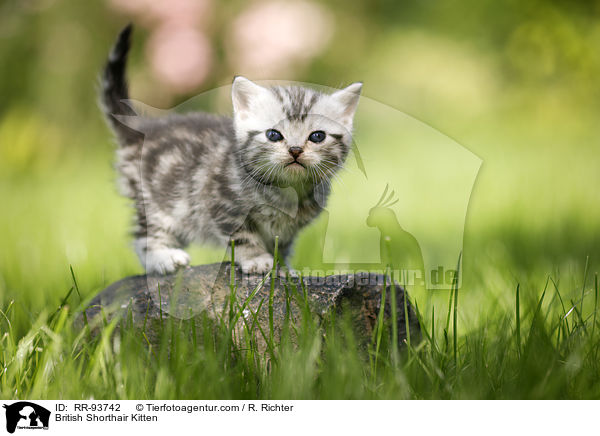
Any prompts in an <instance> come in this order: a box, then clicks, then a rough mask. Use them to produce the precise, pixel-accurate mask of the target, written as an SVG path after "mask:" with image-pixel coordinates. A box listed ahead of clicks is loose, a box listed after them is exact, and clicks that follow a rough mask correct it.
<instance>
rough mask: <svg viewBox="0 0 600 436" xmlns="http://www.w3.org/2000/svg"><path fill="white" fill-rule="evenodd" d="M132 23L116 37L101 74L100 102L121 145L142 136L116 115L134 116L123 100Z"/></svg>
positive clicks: (128, 143)
mask: <svg viewBox="0 0 600 436" xmlns="http://www.w3.org/2000/svg"><path fill="white" fill-rule="evenodd" d="M132 30H133V25H132V24H128V25H127V26H126V27H125V28H124V29H123V30H121V33H119V37H118V38H117V42H116V43H115V45H114V46H113V48H112V50H111V52H110V54H109V56H108V60H107V61H106V65H105V66H104V71H103V72H102V75H101V81H100V82H101V93H100V102H101V105H102V109H103V111H104V114H105V115H106V117H107V119H108V122H109V124H110V126H111V127H112V128H113V130H114V132H115V134H116V135H117V138H118V139H119V142H120V143H121V145H123V146H125V145H134V144H139V142H140V140H141V139H143V136H142V134H141V133H140V132H138V131H136V130H133V129H131V128H129V127H127V126H126V125H125V124H123V123H122V122H121V121H119V119H118V116H135V115H136V113H135V111H134V110H133V109H132V108H131V107H130V106H129V105H128V104H127V103H126V102H125V100H127V99H128V98H129V92H128V87H127V80H126V78H125V69H126V67H127V54H128V53H129V47H130V46H131V31H132Z"/></svg>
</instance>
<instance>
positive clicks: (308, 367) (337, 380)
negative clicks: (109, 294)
mask: <svg viewBox="0 0 600 436" xmlns="http://www.w3.org/2000/svg"><path fill="white" fill-rule="evenodd" d="M591 282H592V283H591V284H589V283H588V284H587V285H586V284H584V285H582V289H583V290H584V294H583V299H580V298H579V297H578V294H579V292H578V291H579V289H577V290H573V291H572V292H565V291H564V290H563V291H562V292H561V291H560V290H559V287H558V286H557V285H556V283H555V282H554V281H553V280H552V279H551V278H549V279H548V280H547V282H546V283H545V286H544V288H542V289H540V290H539V291H540V295H539V297H538V299H537V301H535V300H532V301H529V302H527V301H521V298H520V286H519V287H517V289H516V290H515V292H514V295H515V296H516V298H515V300H514V301H515V308H513V311H512V313H510V312H509V313H502V312H501V311H497V312H496V314H495V315H494V316H493V317H489V318H487V319H485V320H484V321H482V323H481V325H480V326H479V327H478V328H476V329H474V330H471V331H469V332H468V333H463V334H460V333H459V330H457V322H458V321H457V320H458V314H459V310H460V306H459V305H458V304H457V303H458V301H459V299H458V296H459V293H460V291H459V292H457V291H456V289H454V290H453V292H452V294H451V300H450V302H451V303H452V305H451V306H449V307H448V311H447V318H446V320H445V324H444V323H443V324H442V325H443V326H445V327H443V329H442V330H441V331H435V325H434V324H433V323H432V324H431V328H429V327H428V325H427V324H426V323H425V322H423V323H422V324H421V329H422V340H421V341H420V342H417V343H414V342H413V343H412V344H408V343H405V344H404V345H403V347H402V348H401V349H400V350H398V349H397V348H396V347H393V346H392V344H393V342H392V340H391V339H392V338H393V337H394V333H393V329H389V328H388V326H387V325H386V324H385V323H384V322H383V317H382V316H381V314H380V317H379V318H378V322H377V328H376V330H375V332H374V335H373V336H374V340H373V341H372V343H371V344H370V345H368V346H367V348H366V349H365V348H362V347H360V346H359V345H358V344H357V342H356V339H355V337H354V335H353V332H352V329H351V328H350V324H351V322H350V320H349V319H346V318H344V317H338V318H336V317H334V316H332V317H326V318H325V319H324V320H319V317H317V316H315V315H314V314H311V313H310V310H309V309H308V308H307V306H306V305H305V306H304V307H305V310H304V312H303V316H302V317H301V318H300V319H299V320H296V321H295V320H292V319H289V320H288V324H287V327H286V328H284V329H283V332H284V333H283V335H282V337H281V338H280V339H279V340H277V341H276V340H274V335H273V330H272V329H270V331H264V330H262V329H258V328H257V327H256V325H255V323H251V322H248V321H244V323H243V328H242V329H241V330H239V329H236V328H235V326H236V325H239V322H240V320H242V319H245V318H244V317H242V316H241V312H242V311H243V310H244V309H245V308H246V306H245V305H244V304H243V302H241V301H238V300H237V298H236V294H235V287H234V286H232V293H231V299H230V301H229V310H228V311H227V312H226V314H225V315H223V316H222V317H221V318H218V319H216V320H215V319H210V318H208V316H206V315H204V316H203V317H202V318H201V320H200V327H199V328H198V327H197V326H196V323H193V322H191V321H189V320H188V321H179V320H175V319H172V318H166V317H165V320H164V323H163V324H162V328H161V329H160V333H159V338H158V344H153V345H150V343H149V342H148V341H147V338H146V334H145V331H144V328H142V329H136V328H133V327H132V325H131V320H130V319H129V317H128V316H125V317H124V318H123V319H121V320H117V319H115V320H113V321H112V322H110V323H105V324H104V325H103V326H102V327H101V332H100V334H99V335H97V336H92V335H91V334H90V328H89V326H88V325H87V324H86V325H85V327H84V328H83V329H75V328H74V327H73V321H74V317H76V316H77V314H78V313H79V309H80V308H81V307H84V304H82V303H83V300H82V297H81V296H80V291H79V289H78V284H77V281H76V273H74V274H73V276H72V283H71V287H70V289H69V291H68V292H67V293H66V294H65V296H64V298H63V299H62V301H61V302H60V304H58V305H55V306H53V307H51V308H48V309H46V310H42V312H41V313H39V314H37V315H36V317H35V318H33V319H32V321H31V325H30V327H29V329H28V330H27V331H26V332H23V333H24V334H22V333H20V332H19V331H18V330H19V329H18V328H16V327H15V326H14V325H13V324H14V321H15V318H16V317H17V313H16V310H15V306H16V304H15V302H10V303H8V304H7V305H5V307H4V308H3V310H2V311H1V312H0V318H1V319H2V320H1V321H0V322H1V324H2V329H3V335H2V338H1V339H0V347H1V348H0V364H1V365H2V368H3V371H2V376H1V377H0V393H1V396H2V398H76V399H77V398H96V399H104V398H120V399H126V398H162V399H166V398H172V399H175V398H179V399H187V398H214V399H224V398H225V399H241V398H301V399H307V398H314V399H324V398H344V399H350V398H376V399H382V398H387V399H390V398H597V397H598V395H599V394H598V393H599V392H600V378H599V377H598V347H599V346H600V336H599V335H598V328H597V327H598V326H597V325H596V323H597V321H596V311H597V302H598V280H597V275H596V276H595V278H594V280H593V281H591ZM232 283H233V282H232ZM290 295H291V296H290V297H289V298H297V299H299V301H300V304H302V300H303V298H305V294H304V293H303V292H302V290H301V289H296V290H294V291H292V292H290ZM385 298H386V297H385V295H382V299H385ZM567 302H568V303H567ZM565 303H566V304H565ZM266 304H268V302H267V303H266ZM301 307H303V306H302V305H301ZM441 309H446V308H441V307H440V308H438V311H440V312H441V311H442V310H441ZM521 310H522V312H521ZM419 316H420V317H421V318H422V317H423V314H422V313H420V314H419ZM96 321H98V320H96ZM432 321H433V318H432ZM438 325H439V324H438ZM450 325H451V326H452V328H449V326H450ZM117 326H118V327H119V329H118V331H117V332H115V328H116V327H117ZM521 329H522V330H523V332H524V335H523V337H522V340H523V341H522V342H521V333H520V332H521ZM292 331H293V332H294V334H293V335H292V334H291V332H292ZM259 336H262V339H264V340H265V342H266V343H267V347H266V349H265V350H264V351H261V348H260V347H259V346H258V345H257V344H258V342H259V341H258V340H257V339H258V338H259ZM292 337H293V338H294V339H293V340H292ZM436 338H439V339H436ZM294 344H297V345H294ZM74 380H76V381H77V382H76V383H75V382H73V381H74Z"/></svg>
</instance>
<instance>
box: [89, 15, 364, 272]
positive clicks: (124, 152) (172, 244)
mask: <svg viewBox="0 0 600 436" xmlns="http://www.w3.org/2000/svg"><path fill="white" fill-rule="evenodd" d="M130 35H131V26H128V27H126V28H125V29H124V30H123V31H122V32H121V34H120V35H119V38H118V40H117V42H116V44H115V46H114V47H113V49H112V51H111V53H110V56H109V58H108V61H107V64H106V67H105V69H104V73H103V76H102V95H101V100H102V105H103V108H104V111H105V113H106V115H107V117H108V120H109V122H110V124H111V126H112V128H113V130H114V131H115V134H116V136H117V139H118V142H119V144H120V148H119V150H118V152H117V168H118V170H119V172H120V175H121V181H122V185H123V187H124V194H125V195H127V196H128V197H130V198H131V199H133V200H134V202H135V207H136V212H137V224H138V225H137V228H136V231H135V237H136V243H135V246H136V251H137V254H138V255H139V257H140V260H141V262H142V264H143V265H144V267H145V268H146V271H147V272H148V273H149V274H152V273H158V274H166V273H171V272H173V271H174V270H176V269H177V268H178V267H181V266H185V265H187V264H188V263H189V261H190V258H189V256H188V254H187V253H186V252H185V251H183V249H182V248H183V247H185V246H186V245H188V244H189V243H190V242H192V241H200V242H209V243H216V244H220V245H222V246H226V245H228V244H229V242H230V240H231V239H233V240H234V241H235V247H236V262H239V264H240V265H241V267H242V269H243V271H245V272H248V273H264V272H266V271H268V270H270V269H271V268H272V265H273V249H274V242H275V236H279V252H280V253H281V254H282V256H283V257H284V259H285V258H286V257H287V256H288V255H289V253H290V248H291V245H292V243H293V241H294V238H295V236H296V234H297V233H298V231H299V230H300V229H301V228H302V227H304V226H305V225H307V224H308V223H309V222H310V221H311V220H312V219H314V218H315V217H316V216H317V215H318V214H319V212H320V210H321V208H322V206H323V205H324V201H325V199H326V197H327V195H328V193H329V182H330V179H331V177H333V176H334V174H335V173H336V171H337V170H338V169H340V168H341V167H342V165H343V163H344V161H345V159H346V156H347V155H348V152H349V151H350V148H351V142H352V138H351V132H352V121H353V116H354V112H355V110H356V106H357V104H358V100H359V94H360V91H361V87H362V84H361V83H354V84H352V85H350V86H348V87H347V88H345V89H342V90H339V91H336V92H334V93H333V94H330V95H327V94H323V93H320V92H318V91H315V90H312V89H307V88H302V87H278V86H277V87H269V88H266V87H262V86H259V85H257V84H255V83H253V82H251V81H250V80H248V79H246V78H244V77H239V76H238V77H236V78H235V80H234V81H233V87H232V101H233V119H231V118H229V117H223V116H217V115H211V114H206V113H189V114H185V115H170V116H167V117H163V118H148V117H141V116H137V115H136V114H135V112H134V111H133V110H132V109H131V107H130V106H128V105H127V103H126V102H125V100H127V99H128V91H127V82H126V80H125V67H126V62H127V53H128V51H129V46H130ZM128 116H131V117H128ZM124 123H126V124H124ZM141 132H143V133H141Z"/></svg>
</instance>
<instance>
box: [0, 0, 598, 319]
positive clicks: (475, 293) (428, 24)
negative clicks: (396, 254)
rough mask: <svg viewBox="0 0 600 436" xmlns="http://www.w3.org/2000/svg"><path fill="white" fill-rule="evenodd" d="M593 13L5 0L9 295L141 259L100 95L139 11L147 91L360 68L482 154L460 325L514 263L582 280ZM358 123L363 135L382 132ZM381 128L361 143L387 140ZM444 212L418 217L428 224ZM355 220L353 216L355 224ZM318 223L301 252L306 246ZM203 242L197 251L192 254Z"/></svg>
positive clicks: (41, 298) (125, 270)
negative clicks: (110, 58)
mask: <svg viewBox="0 0 600 436" xmlns="http://www.w3.org/2000/svg"><path fill="white" fill-rule="evenodd" d="M151 4H152V5H153V6H151ZM599 18H600V2H595V1H569V2H567V1H560V0H556V1H528V2H521V1H515V0H509V1H504V2H495V1H491V0H464V1H461V2H457V1H437V0H429V1H392V0H378V1H360V2H348V1H341V0H329V1H323V2H318V3H317V2H295V1H293V2H283V3H280V2H270V1H264V2H254V1H253V2H242V1H228V2H217V1H215V0H213V1H209V0H202V1H201V0H198V1H193V0H189V1H184V0H178V1H174V2H166V1H165V2H146V1H144V0H135V1H134V0H132V1H129V2H128V1H125V0H123V1H119V0H111V1H94V2H82V1H61V0H18V1H17V0H3V1H2V2H1V3H0V59H1V63H0V200H1V203H0V204H1V205H2V213H1V214H0V295H1V297H0V307H4V306H5V305H6V304H7V302H8V301H10V300H13V299H14V300H15V302H16V309H15V310H18V311H20V312H21V313H22V314H25V315H27V316H23V317H20V318H18V319H20V320H21V321H20V322H21V323H22V325H20V326H18V325H17V326H16V327H17V328H22V329H24V328H26V325H27V319H28V317H29V318H31V317H33V316H34V314H35V313H37V312H38V311H39V310H41V309H42V308H43V307H45V306H47V305H56V304H57V303H58V301H59V298H60V296H62V295H64V293H65V292H66V291H67V290H68V289H69V287H70V283H71V278H70V271H69V265H72V266H73V269H74V271H75V272H76V274H77V276H78V278H79V280H80V287H81V288H82V289H84V290H85V292H88V293H91V292H94V291H97V290H100V289H101V288H103V287H104V286H105V285H107V284H108V283H110V282H112V281H115V280H117V279H120V278H121V277H123V276H126V275H130V274H134V273H141V272H142V269H141V267H140V265H139V264H138V261H137V259H136V258H135V255H134V254H133V251H132V250H131V248H130V238H129V235H128V232H129V229H130V223H131V221H132V219H133V217H132V210H131V207H130V205H129V203H128V202H127V201H126V200H125V199H123V198H121V197H120V196H119V195H118V193H117V189H116V184H115V175H114V173H113V170H112V167H111V162H112V160H113V151H114V144H113V141H112V137H111V134H110V132H109V130H108V128H107V127H106V126H105V124H104V121H103V118H102V115H101V113H100V111H99V109H98V107H97V97H96V83H97V75H98V72H99V70H100V69H101V67H102V64H103V62H104V60H105V58H106V55H107V53H108V50H109V48H110V46H111V44H112V43H113V41H114V38H115V36H116V34H117V33H118V31H119V30H120V28H121V27H122V26H124V25H125V24H126V23H127V22H129V21H132V22H134V23H135V24H136V26H137V27H136V29H137V30H136V35H135V38H134V47H133V51H132V57H131V63H130V78H131V83H132V85H131V95H132V97H133V98H135V99H136V100H139V101H142V102H144V103H145V104H148V105H151V106H155V107H160V108H170V107H173V106H175V105H177V104H179V103H181V102H184V101H186V100H187V99H188V98H189V97H191V96H193V95H196V94H198V93H201V92H204V91H207V90H210V89H213V88H215V87H218V86H224V85H228V84H230V82H231V80H232V77H233V75H235V74H244V75H248V76H249V77H251V78H253V79H287V80H298V81H303V82H311V83H317V84H322V85H327V86H333V87H338V86H341V85H343V84H348V83H351V82H353V81H356V80H362V81H364V83H365V87H364V91H363V92H364V95H365V96H366V97H368V98H371V99H373V100H376V101H378V102H381V103H383V104H385V105H388V106H390V107H393V108H396V109H398V110H400V111H403V112H405V113H406V114H409V115H411V116H412V117H414V118H416V119H418V120H421V121H423V122H424V123H425V124H427V125H429V126H431V127H433V128H434V129H436V130H438V131H440V132H443V133H444V134H445V135H447V136H448V137H450V138H452V139H453V140H454V141H456V142H457V143H459V144H462V145H463V146H464V147H466V148H467V149H469V150H470V151H471V152H473V153H474V154H475V155H477V156H478V157H479V158H481V160H482V161H483V165H482V167H481V169H480V171H479V174H478V177H477V180H476V183H475V187H474V191H473V194H472V196H471V199H470V203H469V210H468V214H467V221H466V227H465V234H464V263H463V268H464V276H463V290H462V295H463V296H462V297H461V299H462V302H463V305H462V306H461V307H462V308H463V311H462V312H461V315H460V316H461V317H462V318H463V319H462V321H463V323H462V324H461V325H463V326H467V327H468V326H469V325H472V324H473V323H477V322H479V320H481V317H482V316H483V317H485V316H486V315H485V314H486V313H487V311H489V310H493V309H494V308H497V307H503V306H506V305H509V304H511V302H512V301H513V299H514V289H515V287H516V285H517V283H521V284H522V286H523V292H524V293H525V295H527V294H526V293H527V292H530V293H531V294H532V295H534V294H535V295H538V294H539V292H540V288H541V287H543V284H544V283H545V279H546V277H547V276H548V275H552V276H553V277H554V278H556V279H557V280H561V281H562V283H563V285H564V286H566V287H567V288H572V289H576V288H578V287H580V286H581V281H582V279H583V268H584V265H585V262H586V258H587V257H588V256H589V258H590V265H591V271H595V270H597V266H598V258H599V256H598V255H599V254H600V235H599V232H598V222H600V201H599V200H600V195H599V194H600V191H599V186H600V175H599V171H598V156H599V151H600V143H599V139H598V138H599V135H598V134H597V125H598V123H597V119H598V118H599V117H600V98H599V97H600V81H599V80H598V77H600V19H599ZM370 129H371V130H370ZM358 133H359V134H360V135H363V136H362V137H363V138H365V141H364V142H365V143H368V140H367V139H368V138H371V137H377V133H378V132H377V131H373V128H372V127H370V126H369V125H360V130H359V132H358ZM388 139H389V141H385V138H384V140H383V141H382V142H385V143H384V144H380V143H378V144H368V145H369V146H374V147H381V153H382V154H384V155H385V153H389V152H390V150H392V149H393V147H394V146H395V145H394V144H395V143H394V139H395V138H393V137H389V138H388ZM448 165H449V166H451V165H452V163H451V162H449V163H448ZM399 166H401V163H399ZM346 177H352V173H350V174H349V175H347V176H346ZM334 195H335V194H334ZM375 197H378V195H375V196H374V202H375V201H376V198H375ZM333 201H335V198H334V200H333ZM443 215H444V212H443V211H440V212H439V213H428V214H424V216H423V220H424V221H425V222H427V223H430V225H432V226H435V225H436V223H438V222H441V221H443ZM365 218H366V217H365ZM353 225H354V223H353V222H352V220H348V222H346V223H345V224H344V226H345V231H347V233H348V234H349V235H351V234H352V231H353ZM360 225H361V226H363V227H364V218H363V221H362V222H361V223H360ZM310 232H311V230H310V229H309V230H308V231H307V232H305V233H304V234H303V236H302V237H301V239H300V241H299V245H298V250H297V254H296V257H295V262H296V263H298V264H302V263H303V260H304V259H305V260H307V261H310V259H312V257H311V256H312V255H313V253H312V252H311V240H310V238H309V237H308V236H307V235H309V234H310ZM349 249H350V250H352V249H354V250H357V251H360V250H361V246H360V243H359V242H357V243H356V244H355V246H354V248H352V247H350V248H349ZM210 256H212V254H210V253H209V252H205V251H203V250H201V249H195V251H194V260H195V261H196V262H198V261H203V260H204V259H208V258H210ZM446 295H447V294H443V297H444V299H446V298H447V297H446ZM425 313H427V312H425Z"/></svg>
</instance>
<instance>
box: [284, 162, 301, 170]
mask: <svg viewBox="0 0 600 436" xmlns="http://www.w3.org/2000/svg"><path fill="white" fill-rule="evenodd" d="M284 167H285V168H287V167H292V168H298V167H302V168H304V169H306V165H304V164H303V163H301V162H298V161H297V160H293V161H291V162H288V163H286V164H285V165H284Z"/></svg>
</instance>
